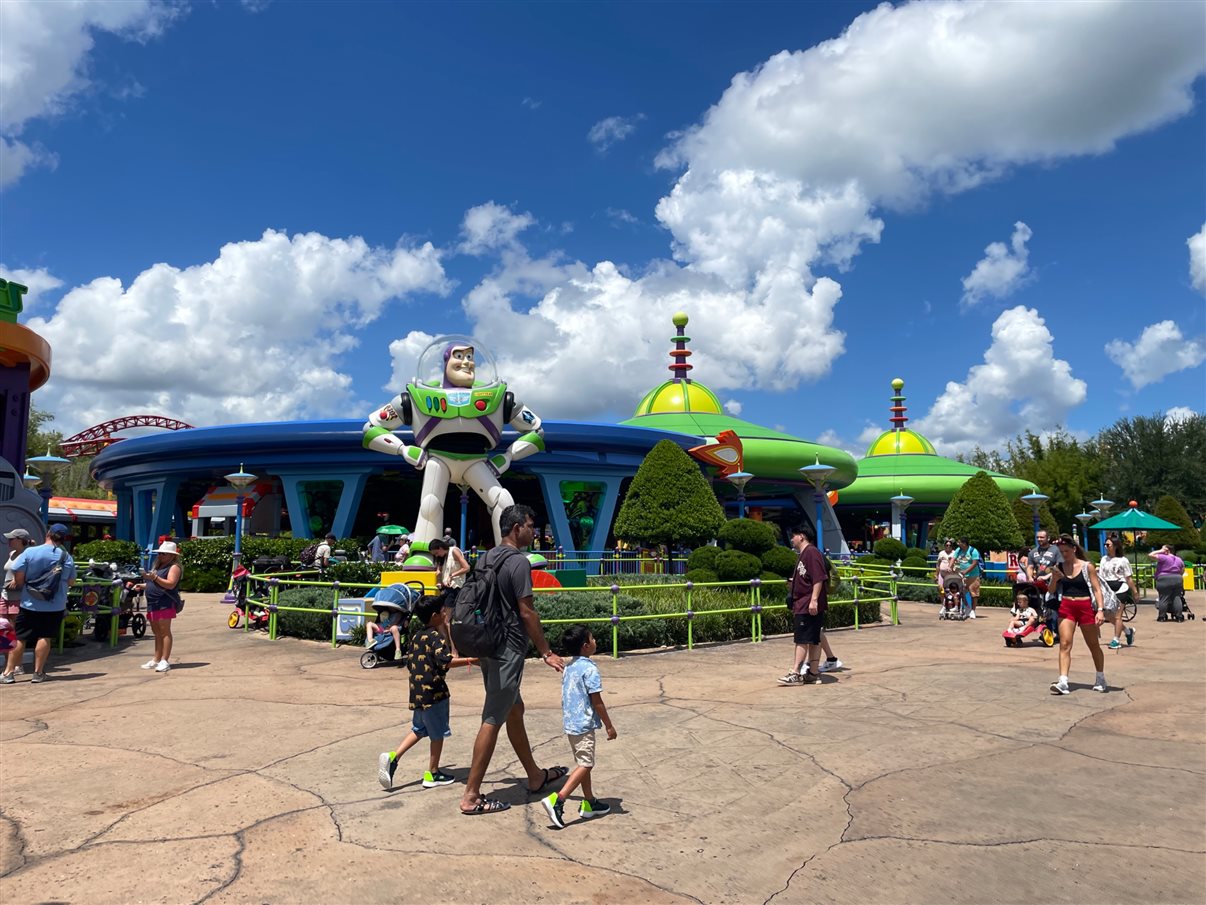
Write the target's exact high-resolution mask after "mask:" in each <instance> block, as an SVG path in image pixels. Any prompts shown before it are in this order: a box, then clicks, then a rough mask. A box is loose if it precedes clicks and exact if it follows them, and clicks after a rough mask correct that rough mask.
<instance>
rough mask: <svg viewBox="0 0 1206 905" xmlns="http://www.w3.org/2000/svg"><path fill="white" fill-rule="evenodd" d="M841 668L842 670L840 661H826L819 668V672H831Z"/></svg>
mask: <svg viewBox="0 0 1206 905" xmlns="http://www.w3.org/2000/svg"><path fill="white" fill-rule="evenodd" d="M841 668H842V661H841V660H826V661H825V662H824V663H822V664H821V666H820V670H821V672H833V671H834V670H836V669H841Z"/></svg>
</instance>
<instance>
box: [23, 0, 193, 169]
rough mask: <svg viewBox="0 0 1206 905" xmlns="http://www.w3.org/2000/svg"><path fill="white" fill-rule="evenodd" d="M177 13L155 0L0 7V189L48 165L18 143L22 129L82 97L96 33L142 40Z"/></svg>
mask: <svg viewBox="0 0 1206 905" xmlns="http://www.w3.org/2000/svg"><path fill="white" fill-rule="evenodd" d="M182 9H183V7H180V6H178V5H175V4H167V3H159V2H155V0H90V2H87V3H81V2H74V3H67V2H58V3H55V2H46V0H4V2H3V3H0V98H3V102H2V103H0V188H4V187H6V186H9V185H12V184H13V183H14V182H16V181H17V180H18V179H20V178H21V176H22V175H23V174H24V172H25V171H26V170H27V169H28V168H29V167H32V166H53V165H54V162H55V155H54V154H53V153H51V152H49V151H47V150H46V149H44V148H42V147H40V146H38V145H29V144H26V143H25V142H22V141H20V140H19V139H18V136H20V135H21V131H22V129H23V127H24V126H25V124H26V123H27V122H29V121H30V120H32V119H35V118H38V117H45V116H53V115H55V114H58V113H61V112H62V111H64V110H65V109H67V108H68V107H69V106H70V104H71V103H72V102H73V100H74V99H75V98H76V97H77V96H79V95H80V94H81V93H82V92H84V91H86V90H87V88H88V87H89V84H90V83H89V79H88V73H87V70H88V66H87V64H88V57H89V54H90V53H91V52H92V48H93V45H94V43H95V36H96V34H98V33H109V34H114V35H118V36H120V37H122V38H126V39H129V40H139V41H144V40H149V39H150V38H153V37H155V36H157V35H159V34H160V33H161V32H162V31H163V29H164V27H165V26H166V25H167V24H168V23H169V22H170V21H171V20H172V19H173V18H174V17H175V16H177V15H178V14H179V13H180V12H181V10H182Z"/></svg>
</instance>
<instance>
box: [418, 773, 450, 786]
mask: <svg viewBox="0 0 1206 905" xmlns="http://www.w3.org/2000/svg"><path fill="white" fill-rule="evenodd" d="M454 782H456V777H455V776H449V775H448V774H447V773H445V772H444V771H443V770H436V771H435V772H434V773H432V772H431V771H430V770H428V771H427V772H426V773H424V774H423V788H424V789H434V788H435V787H436V786H449V785H452V784H453V783H454Z"/></svg>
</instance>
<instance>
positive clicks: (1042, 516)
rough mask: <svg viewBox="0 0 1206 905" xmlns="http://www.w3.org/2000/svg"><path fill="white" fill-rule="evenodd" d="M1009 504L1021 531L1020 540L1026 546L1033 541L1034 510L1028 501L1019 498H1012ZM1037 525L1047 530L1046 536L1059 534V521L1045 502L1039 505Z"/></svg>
mask: <svg viewBox="0 0 1206 905" xmlns="http://www.w3.org/2000/svg"><path fill="white" fill-rule="evenodd" d="M1010 505H1011V507H1012V508H1013V517H1014V518H1015V519H1016V520H1017V523H1018V530H1019V531H1021V532H1022V539H1023V540H1022V542H1023V544H1024V545H1027V546H1028V545H1030V544H1032V543H1033V542H1034V510H1033V509H1032V508H1031V507H1030V504H1029V503H1023V502H1022V501H1021V500H1014V501H1013V503H1011V504H1010ZM1039 527H1040V528H1042V529H1043V530H1044V531H1046V532H1047V536H1048V537H1054V536H1055V535H1057V534H1059V523H1058V522H1056V520H1055V516H1054V515H1052V514H1051V507H1050V506H1048V505H1047V504H1046V503H1043V505H1041V506H1039Z"/></svg>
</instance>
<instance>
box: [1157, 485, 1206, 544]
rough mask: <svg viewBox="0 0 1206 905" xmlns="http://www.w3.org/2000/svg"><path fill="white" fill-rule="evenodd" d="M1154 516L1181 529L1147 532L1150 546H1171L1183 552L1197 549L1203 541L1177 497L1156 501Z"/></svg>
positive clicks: (1162, 498) (1167, 497) (1165, 497)
mask: <svg viewBox="0 0 1206 905" xmlns="http://www.w3.org/2000/svg"><path fill="white" fill-rule="evenodd" d="M1152 515H1154V516H1156V517H1157V518H1162V519H1164V521H1166V522H1172V523H1173V524H1174V525H1180V526H1181V527H1180V529H1179V530H1177V531H1149V532H1147V541H1148V544H1149V545H1151V546H1153V547H1158V546H1160V545H1161V544H1171V545H1172V548H1173V549H1174V550H1181V549H1185V548H1188V547H1196V546H1197V545H1198V543H1199V542H1200V541H1201V539H1202V536H1201V534H1200V533H1199V531H1198V529H1197V528H1195V527H1194V526H1193V522H1192V521H1191V520H1190V518H1189V513H1188V512H1186V511H1185V507H1184V506H1182V505H1181V504H1180V502H1179V501H1178V500H1177V498H1176V497H1174V496H1167V495H1166V496H1162V497H1160V499H1159V500H1157V501H1156V507H1155V509H1153V510H1152Z"/></svg>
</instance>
